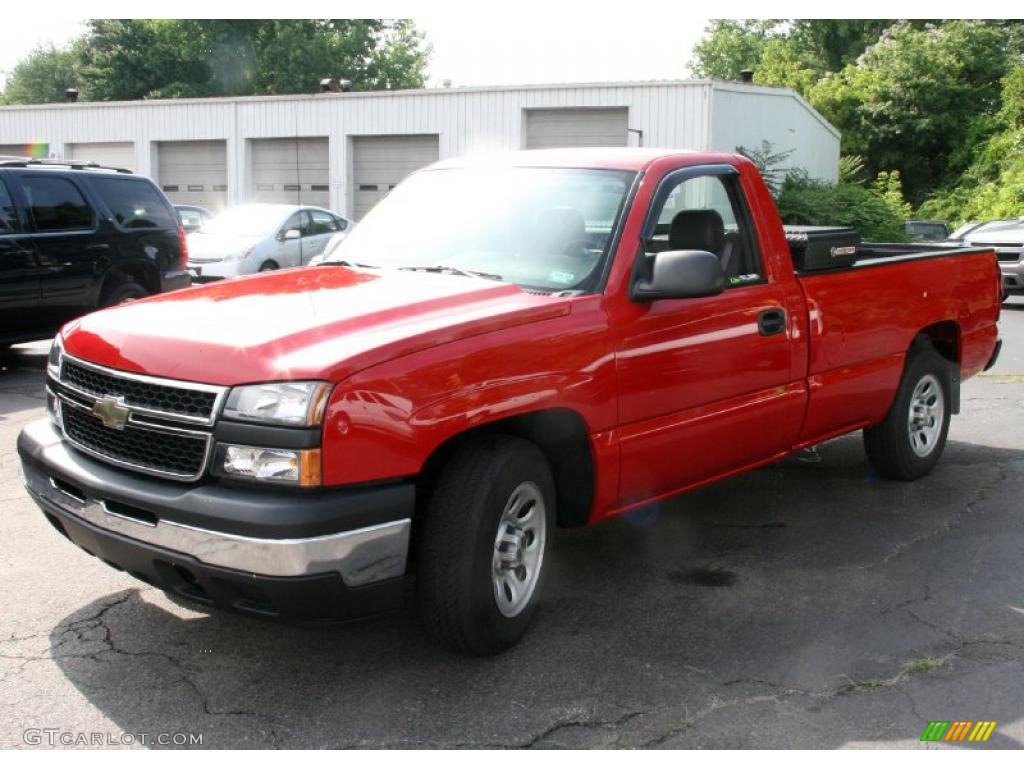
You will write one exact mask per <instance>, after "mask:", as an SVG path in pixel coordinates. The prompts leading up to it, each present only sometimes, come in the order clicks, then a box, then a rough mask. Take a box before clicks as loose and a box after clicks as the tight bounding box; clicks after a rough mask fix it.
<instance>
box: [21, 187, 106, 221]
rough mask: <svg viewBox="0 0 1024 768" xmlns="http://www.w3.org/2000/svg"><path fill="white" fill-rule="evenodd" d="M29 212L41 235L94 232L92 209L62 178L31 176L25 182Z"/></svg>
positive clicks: (76, 188) (80, 194)
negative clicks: (70, 231)
mask: <svg viewBox="0 0 1024 768" xmlns="http://www.w3.org/2000/svg"><path fill="white" fill-rule="evenodd" d="M21 185H22V188H23V189H24V190H25V197H27V198H28V209H29V213H30V214H31V215H32V221H33V222H35V225H36V229H38V230H39V231H41V232H59V231H61V230H65V229H90V228H91V227H92V221H93V218H92V209H91V208H90V207H89V204H88V203H86V202H85V198H84V197H82V193H81V192H80V191H79V190H78V187H76V186H75V185H74V184H72V183H71V182H70V181H68V180H67V179H62V178H60V177H59V176H51V177H48V178H47V177H43V176H27V177H25V178H23V180H22V182H21Z"/></svg>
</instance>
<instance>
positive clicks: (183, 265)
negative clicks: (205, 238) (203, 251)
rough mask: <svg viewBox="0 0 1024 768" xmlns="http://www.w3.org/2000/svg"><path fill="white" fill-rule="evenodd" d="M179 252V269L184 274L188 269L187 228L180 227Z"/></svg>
mask: <svg viewBox="0 0 1024 768" xmlns="http://www.w3.org/2000/svg"><path fill="white" fill-rule="evenodd" d="M178 250H179V251H181V259H180V261H179V262H178V268H179V269H180V270H181V271H182V272H184V271H185V270H187V269H188V239H187V238H186V237H185V228H184V227H181V226H179V227H178Z"/></svg>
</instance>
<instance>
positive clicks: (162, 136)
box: [0, 80, 839, 218]
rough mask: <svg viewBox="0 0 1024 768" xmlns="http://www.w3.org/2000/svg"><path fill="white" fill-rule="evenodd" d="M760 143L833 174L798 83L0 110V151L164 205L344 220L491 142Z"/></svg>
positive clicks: (814, 171) (728, 146)
mask: <svg viewBox="0 0 1024 768" xmlns="http://www.w3.org/2000/svg"><path fill="white" fill-rule="evenodd" d="M762 140H768V141H770V142H772V143H773V144H774V145H775V148H776V150H777V151H784V150H793V154H792V155H791V156H790V158H789V160H788V161H787V165H790V166H793V167H800V168H804V169H806V170H807V171H808V173H809V174H810V175H811V176H812V177H814V178H820V179H825V180H835V178H836V175H837V172H838V162H839V132H838V131H837V130H836V129H835V128H833V127H832V126H831V125H829V124H828V122H826V121H825V119H824V118H822V117H821V115H819V114H818V113H817V112H815V111H814V109H812V108H811V106H810V105H808V104H807V103H806V102H805V101H804V100H803V99H801V98H800V96H798V95H797V94H796V93H794V92H793V91H791V90H789V89H785V88H766V87H762V86H755V85H748V84H743V83H722V82H711V81H703V80H691V81H659V82H644V83H608V84H581V85H539V86H506V87H494V88H448V89H427V90H408V91H389V92H370V93H333V92H329V93H321V94H315V95H299V96H256V97H241V98H217V99H175V100H159V101H157V100H154V101H133V102H87V103H76V104H47V105H39V106H23V107H0V154H25V153H26V152H28V151H29V148H27V147H26V145H34V149H35V153H36V154H42V155H44V156H46V155H48V156H50V157H68V158H75V159H90V160H95V161H96V162H99V163H102V164H106V165H113V166H117V167H123V168H131V169H132V170H135V171H138V172H140V173H143V174H146V175H148V176H151V177H152V178H154V179H156V181H157V182H158V183H159V184H160V185H161V187H162V188H163V189H164V190H165V192H166V193H167V195H168V197H169V198H170V199H171V200H173V201H175V202H182V203H186V202H187V203H198V204H205V205H209V206H211V207H214V208H219V207H222V206H225V205H231V204H236V203H240V202H248V201H263V202H293V203H308V204H313V205H321V206H326V207H329V208H332V209H334V210H336V211H338V212H340V213H344V214H346V215H349V216H354V217H356V218H358V217H360V216H361V215H362V214H363V213H365V212H366V211H367V210H369V208H370V207H371V206H372V205H373V204H374V203H375V202H376V201H377V200H379V199H380V198H381V197H383V196H384V195H386V194H387V193H388V191H390V190H391V189H392V188H393V187H394V186H395V185H396V184H397V183H398V182H399V181H401V180H402V178H403V177H404V176H405V175H407V174H408V173H410V172H411V171H413V170H415V169H417V168H419V167H421V166H423V165H426V164H427V163H430V162H432V161H434V160H437V159H443V158H447V157H451V156H454V155H460V154H466V153H472V152H480V151H494V150H504V149H524V148H525V149H532V148H540V147H557V146H603V145H611V146H627V145H629V146H636V145H638V144H643V145H644V146H650V147H670V148H681V149H698V150H700V149H719V150H726V151H730V152H732V151H735V150H736V147H737V146H746V147H756V146H758V145H759V144H760V142H761V141H762Z"/></svg>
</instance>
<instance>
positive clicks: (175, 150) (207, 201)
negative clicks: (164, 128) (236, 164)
mask: <svg viewBox="0 0 1024 768" xmlns="http://www.w3.org/2000/svg"><path fill="white" fill-rule="evenodd" d="M227 155H228V151H227V142H224V141H161V142H158V143H157V158H158V160H157V181H159V183H160V188H161V189H162V190H163V191H164V193H165V194H166V195H167V197H169V198H170V200H171V202H172V203H188V204H191V205H202V206H205V207H208V208H223V207H224V206H225V205H227V198H228V194H227V193H228V163H227Z"/></svg>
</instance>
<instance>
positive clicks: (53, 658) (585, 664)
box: [0, 299, 1024, 749]
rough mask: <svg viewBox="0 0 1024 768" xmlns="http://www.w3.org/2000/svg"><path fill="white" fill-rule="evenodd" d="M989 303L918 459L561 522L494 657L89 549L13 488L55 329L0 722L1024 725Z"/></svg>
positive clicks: (852, 733)
mask: <svg viewBox="0 0 1024 768" xmlns="http://www.w3.org/2000/svg"><path fill="white" fill-rule="evenodd" d="M1000 325H1001V333H1002V337H1003V339H1004V351H1003V356H1002V359H1001V360H1000V363H999V365H998V366H997V367H996V368H995V369H994V370H993V371H990V372H989V373H987V374H985V375H983V376H980V377H977V378H975V379H972V380H970V381H968V382H966V383H965V385H964V388H963V411H962V413H961V415H960V416H959V417H957V418H956V419H955V420H954V422H953V426H952V428H951V431H950V435H949V444H948V446H947V448H946V454H945V456H944V457H943V459H942V461H941V463H940V464H939V466H938V468H937V470H936V471H935V472H934V473H933V475H931V476H930V477H928V478H926V479H924V480H922V481H920V482H917V483H913V484H901V483H891V482H885V481H881V480H879V479H877V478H876V477H874V476H873V475H872V473H871V472H870V471H869V469H868V466H867V464H866V462H865V459H864V455H863V451H862V449H861V440H860V436H859V435H852V436H847V437H844V438H841V439H838V440H834V441H832V442H829V443H826V444H824V445H822V446H820V447H819V448H818V450H817V452H816V453H814V454H808V453H805V454H802V455H800V456H794V457H791V458H789V459H786V460H784V461H782V462H779V463H777V464H775V465H772V466H770V467H767V468H765V469H762V470H759V471H757V472H753V473H749V474H747V475H745V476H742V477H738V478H735V479H732V480H729V481H726V482H723V483H720V484H717V485H715V486H712V487H709V488H706V489H703V490H701V491H698V492H695V493H692V494H689V495H686V496H683V497H681V498H678V499H675V500H673V501H671V502H668V503H665V504H660V505H656V506H654V507H651V508H649V509H646V510H642V511H640V512H638V513H635V514H633V515H630V516H629V517H628V518H626V519H620V520H616V521H613V522H611V523H607V524H605V525H602V526H598V527H595V528H591V529H583V530H573V531H563V532H560V533H559V535H558V536H557V537H556V541H555V548H554V550H553V556H552V558H551V561H550V567H551V572H550V573H549V574H548V575H549V577H550V578H549V581H548V589H547V592H546V594H545V596H544V600H543V606H542V611H541V613H540V614H539V615H538V617H537V622H536V624H535V626H534V629H533V631H532V632H531V633H530V634H529V635H528V636H527V637H526V639H525V640H524V642H522V643H521V644H520V645H519V646H517V647H516V648H515V649H513V650H512V651H510V652H508V653H506V654H504V655H502V656H499V657H496V658H489V659H467V658H462V657H459V656H455V655H452V654H449V653H447V652H445V651H442V650H439V649H438V648H437V647H435V646H434V645H433V644H431V642H430V641H429V640H428V639H427V638H426V637H425V636H424V635H423V633H422V632H421V631H420V628H419V626H418V624H417V620H416V618H415V616H414V614H413V612H412V611H411V610H406V611H404V612H401V613H398V614H395V615H392V616H389V617H387V618H384V619H380V620H377V621H373V622H369V623H365V624H361V625H358V626H353V627H346V628H333V629H303V628H295V627H286V626H279V625H276V624H272V623H266V622H261V621H258V620H254V619H250V618H244V617H238V616H232V615H226V614H221V613H207V612H205V611H201V610H196V609H194V608H192V607H188V606H186V605H185V604H179V603H177V602H174V601H172V600H171V599H169V598H168V597H167V596H165V595H164V594H163V593H161V592H159V591H157V590H155V589H153V588H151V587H149V586H147V585H145V584H143V583H141V582H137V581H135V580H134V579H132V578H131V577H129V576H126V575H125V574H122V573H119V572H116V571H114V570H112V569H111V568H109V567H107V566H106V565H104V564H103V563H101V562H99V561H98V560H96V559H94V558H91V557H89V556H88V555H87V554H85V553H84V552H81V551H79V550H78V549H76V548H75V547H74V546H72V545H71V544H70V543H68V542H67V541H66V540H64V539H63V538H62V537H60V536H59V535H58V534H57V533H56V532H55V531H54V530H53V529H52V528H51V527H50V526H49V524H48V523H47V522H46V520H45V519H44V518H43V516H42V514H41V513H40V512H39V511H38V510H37V508H36V507H35V505H34V504H33V503H32V502H31V501H29V499H28V497H27V495H26V493H25V491H24V489H23V488H22V480H21V472H20V467H19V463H18V459H17V455H16V453H15V439H16V436H17V434H18V431H19V429H20V428H21V427H22V425H24V424H26V423H27V422H29V421H31V420H33V419H36V418H39V417H41V416H42V415H43V372H44V366H45V354H46V345H45V344H37V345H29V346H23V347H19V348H15V350H14V351H13V352H10V353H8V354H6V355H4V356H3V357H2V361H0V365H2V366H3V367H2V369H0V515H2V520H0V584H2V589H0V616H2V617H3V621H2V625H0V747H31V746H35V745H42V746H47V744H48V742H51V741H52V743H54V745H57V746H59V745H62V744H63V745H67V746H75V745H78V746H89V745H92V746H99V744H98V743H97V742H100V743H102V744H103V745H108V744H110V743H116V744H117V745H122V746H134V747H138V746H141V745H142V742H143V740H145V741H146V742H147V743H153V742H154V741H156V740H158V739H161V738H162V739H163V741H164V742H166V743H167V744H168V745H170V746H174V745H176V744H179V745H180V742H181V741H182V739H183V738H184V739H186V740H187V739H188V738H189V735H191V737H192V738H193V739H194V738H195V737H196V736H197V735H201V738H202V746H204V747H209V748H221V747H243V748H244V747H294V748H314V747H336V748H341V747H619V748H629V747H683V748H697V747H702V748H716V747H764V748H773V747H803V748H813V747H823V748H833V747H835V748H838V747H908V748H918V749H970V748H982V749H984V748H993V747H996V748H999V747H1001V748H1018V747H1020V746H1021V745H1022V744H1024V664H1022V661H1024V568H1022V566H1024V519H1022V514H1021V513H1022V504H1021V490H1022V479H1024V300H1021V299H1014V300H1013V301H1012V302H1011V303H1010V304H1009V305H1007V307H1006V308H1004V312H1003V318H1002V321H1001V324H1000ZM932 720H942V721H957V720H961V721H982V720H989V721H996V722H997V723H998V724H997V726H996V727H995V729H994V731H993V733H992V736H991V737H990V739H989V740H988V742H986V743H984V744H981V745H977V744H972V743H969V742H965V743H960V744H953V743H937V744H935V743H923V742H921V741H920V738H921V734H922V732H923V731H924V729H925V727H926V726H927V724H928V722H929V721H932ZM47 729H48V730H47ZM83 734H84V736H83ZM94 734H95V735H94ZM142 734H145V736H142ZM161 734H166V736H163V737H161V736H160V735H161ZM172 734H186V736H184V737H179V736H173V735H172ZM186 743H187V741H186ZM154 745H155V746H160V744H154Z"/></svg>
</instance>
